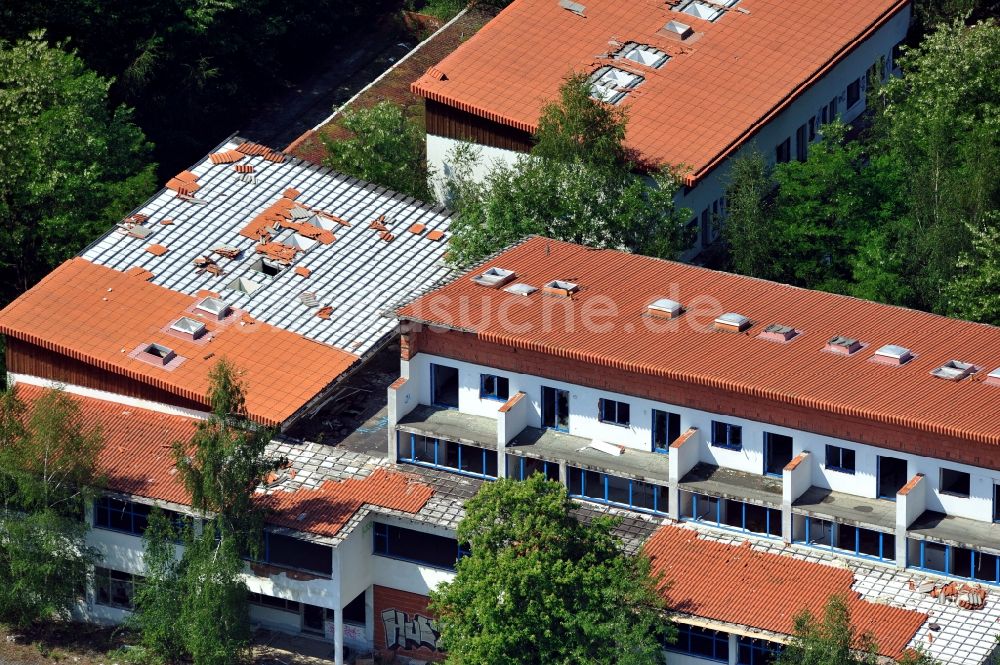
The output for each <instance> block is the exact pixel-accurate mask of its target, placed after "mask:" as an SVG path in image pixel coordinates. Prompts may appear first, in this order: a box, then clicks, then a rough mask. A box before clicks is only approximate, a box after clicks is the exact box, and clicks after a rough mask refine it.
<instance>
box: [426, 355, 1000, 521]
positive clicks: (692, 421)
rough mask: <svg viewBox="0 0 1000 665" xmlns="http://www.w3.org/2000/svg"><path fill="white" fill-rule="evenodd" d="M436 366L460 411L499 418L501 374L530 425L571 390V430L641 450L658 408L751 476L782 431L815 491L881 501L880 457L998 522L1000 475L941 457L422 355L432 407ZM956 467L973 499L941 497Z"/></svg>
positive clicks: (704, 447)
mask: <svg viewBox="0 0 1000 665" xmlns="http://www.w3.org/2000/svg"><path fill="white" fill-rule="evenodd" d="M431 363H436V364H440V365H446V366H449V367H456V368H458V372H459V384H460V389H459V410H460V411H462V412H463V413H472V414H476V415H480V416H486V417H492V418H496V411H497V409H498V408H499V407H500V406H501V402H496V401H492V400H482V399H480V398H479V377H480V374H484V373H486V374H497V375H499V376H503V377H506V378H507V379H508V380H509V381H510V394H512V395H513V394H514V393H516V392H517V391H522V392H524V393H525V398H524V399H525V401H528V402H529V404H528V409H527V411H528V417H527V421H528V425H529V426H531V427H540V426H541V388H542V386H543V385H544V386H551V387H553V388H559V389H562V390H568V391H569V393H570V415H569V433H570V434H572V435H575V436H579V437H583V438H587V439H600V440H603V441H609V442H612V443H615V444H619V445H624V446H628V447H630V448H635V449H639V450H651V448H652V431H651V430H652V410H653V409H654V408H655V409H660V410H663V411H669V412H673V413H677V414H680V417H681V432H682V433H683V432H684V431H686V430H687V429H688V428H691V427H697V428H698V429H699V430H700V435H699V437H698V443H697V445H698V459H699V461H701V462H707V463H710V464H715V465H718V466H721V467H725V468H729V469H737V470H740V471H745V472H748V473H757V474H760V473H763V468H764V433H765V432H771V433H774V434H783V435H787V436H791V437H792V456H793V457H794V456H795V455H798V454H799V453H801V452H810V453H812V454H811V455H810V456H809V458H808V459H807V460H805V461H804V462H803V464H807V465H809V466H808V468H809V476H810V482H811V484H812V485H814V486H816V487H821V488H824V489H830V490H833V491H836V492H843V493H845V494H853V495H856V496H863V497H868V498H875V497H876V493H877V478H876V469H877V458H878V456H880V455H883V456H889V457H896V458H900V459H904V460H906V461H907V479H909V478H912V477H913V476H914V475H915V474H917V473H923V474H924V475H925V476H926V478H925V480H926V481H927V482H928V483H929V485H928V492H927V509H928V510H935V511H939V512H944V513H947V514H949V515H955V516H959V517H965V518H968V519H974V520H979V521H985V522H990V521H992V516H993V513H992V510H993V485H994V483H997V484H1000V471H992V470H989V469H982V468H978V467H973V466H969V465H964V464H956V463H952V462H948V461H945V460H939V459H935V458H928V457H921V456H918V455H910V454H906V453H900V452H896V451H892V450H887V449H882V448H877V447H875V446H870V445H866V444H862V443H856V442H853V441H846V440H843V439H837V438H834V437H829V436H823V435H820V434H814V433H812V432H805V431H802V430H794V429H790V428H787V427H780V426H777V425H770V424H767V423H761V422H757V421H753V420H747V419H745V418H737V417H734V416H730V415H719V414H713V413H710V412H707V411H700V410H696V409H690V408H687V407H683V406H677V405H671V404H666V403H661V402H655V401H653V400H649V399H644V398H640V397H633V396H629V395H624V394H621V393H614V392H610V391H605V390H597V389H594V388H590V387H587V386H581V385H577V384H570V383H565V382H561V381H552V380H549V379H545V378H542V377H538V376H534V375H529V374H518V373H515V372H504V371H500V370H496V369H493V368H490V367H486V366H482V365H476V364H473V363H466V362H463V361H458V360H452V359H450V358H445V357H440V356H434V355H431V354H428V353H419V354H417V355H416V356H415V357H414V358H412V359H411V360H410V361H409V368H408V369H409V372H410V381H411V382H412V383H413V389H414V391H415V394H416V395H417V396H418V398H419V399H420V402H421V403H423V404H429V403H430V364H431ZM601 398H607V399H615V400H619V401H624V402H628V404H629V405H630V412H631V425H630V427H627V428H626V427H619V426H617V425H611V424H607V423H601V422H599V421H598V400H599V399H601ZM713 420H719V421H723V422H727V423H732V424H734V425H739V426H741V427H742V428H743V448H742V450H738V451H734V450H727V449H724V448H718V447H715V446H712V445H710V441H711V426H712V421H713ZM828 444H829V445H834V446H840V447H844V448H849V449H851V450H854V452H855V466H856V471H855V473H854V474H848V473H841V472H839V471H833V470H827V469H826V468H825V461H826V446H827V445H828ZM942 467H944V468H950V469H956V470H958V471H965V472H967V473H969V474H970V475H971V495H970V497H969V498H960V497H954V496H947V495H942V494H941V493H940V492H939V491H938V485H939V482H940V469H941V468H942Z"/></svg>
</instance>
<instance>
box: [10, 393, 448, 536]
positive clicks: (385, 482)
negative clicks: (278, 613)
mask: <svg viewBox="0 0 1000 665" xmlns="http://www.w3.org/2000/svg"><path fill="white" fill-rule="evenodd" d="M15 390H16V392H17V396H18V398H19V399H21V400H22V401H23V402H24V403H25V404H27V405H28V407H29V409H30V408H31V406H32V405H33V404H34V402H35V401H36V400H38V399H39V398H40V397H41V396H42V395H44V394H45V391H46V390H47V389H46V388H42V387H39V386H32V385H28V384H24V383H19V384H17V385H16V388H15ZM71 397H72V398H73V399H74V400H76V402H77V403H78V404H79V405H80V416H81V420H82V422H83V425H84V426H85V427H86V428H88V429H89V428H92V427H100V429H101V433H102V435H103V437H104V448H103V450H102V451H101V454H100V458H99V468H100V471H101V472H102V473H103V474H105V476H106V478H107V488H108V489H110V490H113V491H116V492H122V493H124V494H130V495H133V496H139V497H144V498H147V499H154V500H159V501H169V502H171V503H176V504H181V505H189V499H188V495H187V492H186V491H185V490H184V486H183V485H182V483H181V482H180V480H179V479H178V476H177V473H176V469H175V468H174V458H173V454H172V452H171V447H172V446H173V444H174V442H176V441H190V440H191V437H192V436H193V435H194V432H195V429H196V428H197V424H198V422H199V421H198V420H196V419H194V418H188V417H185V416H178V415H170V414H165V413H159V412H156V411H150V410H148V409H142V408H138V407H133V406H126V405H124V404H120V403H118V402H112V401H106V400H102V399H96V398H92V397H83V396H80V395H71ZM433 493H434V492H433V490H432V489H431V488H430V487H429V486H428V485H425V484H423V483H419V482H415V481H413V480H410V479H409V478H407V477H406V476H404V475H403V474H401V473H396V472H393V471H387V470H385V469H378V470H376V471H375V472H374V473H372V474H371V475H370V476H368V477H366V478H363V479H349V480H344V481H341V482H332V481H327V482H325V483H323V485H322V486H321V487H320V488H319V489H316V490H309V489H299V490H297V491H294V492H285V491H281V490H279V491H276V492H274V493H273V494H270V495H266V496H262V498H261V501H262V502H263V503H264V504H265V505H267V506H268V507H269V508H271V509H273V510H274V511H275V512H274V513H273V514H272V515H271V516H269V518H268V522H270V523H271V524H276V525H279V526H285V527H288V528H291V529H295V530H297V531H305V532H308V533H314V534H317V535H320V536H331V537H332V536H335V535H337V533H338V532H339V531H340V529H342V528H343V527H344V525H345V524H347V522H348V521H349V520H350V519H351V517H353V516H354V514H355V513H356V512H357V511H358V510H359V509H360V508H361V507H362V506H364V505H373V506H379V507H382V508H388V509H391V510H398V511H402V512H407V513H416V512H419V511H420V509H421V508H423V507H424V505H425V504H426V503H427V501H428V500H429V499H430V498H431V496H432V495H433Z"/></svg>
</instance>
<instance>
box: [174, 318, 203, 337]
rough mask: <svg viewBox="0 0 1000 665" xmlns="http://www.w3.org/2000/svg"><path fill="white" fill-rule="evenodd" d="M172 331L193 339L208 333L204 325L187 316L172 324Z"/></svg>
mask: <svg viewBox="0 0 1000 665" xmlns="http://www.w3.org/2000/svg"><path fill="white" fill-rule="evenodd" d="M170 329H171V330H172V331H174V332H176V333H180V334H181V335H184V336H185V337H190V338H191V339H198V338H199V337H201V336H202V335H204V334H205V332H207V329H206V328H205V324H204V323H202V322H201V321H197V320H195V319H192V318H190V317H187V316H182V317H181V318H179V319H177V320H176V321H174V322H173V323H172V324H170Z"/></svg>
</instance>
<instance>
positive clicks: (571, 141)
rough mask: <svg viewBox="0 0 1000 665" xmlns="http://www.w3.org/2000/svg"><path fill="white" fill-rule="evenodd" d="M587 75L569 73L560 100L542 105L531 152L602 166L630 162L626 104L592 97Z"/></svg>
mask: <svg viewBox="0 0 1000 665" xmlns="http://www.w3.org/2000/svg"><path fill="white" fill-rule="evenodd" d="M588 79H589V77H588V76H587V75H586V74H573V75H571V76H569V77H568V78H567V79H566V81H565V82H564V83H563V85H562V86H560V88H559V101H558V102H550V103H548V104H546V105H545V106H544V107H543V108H542V113H541V116H540V117H539V119H538V130H537V131H536V132H535V146H534V147H533V148H532V150H531V153H532V154H533V155H535V156H536V157H539V158H541V159H551V160H555V161H559V162H565V163H569V164H585V165H587V166H598V167H619V166H623V165H629V164H628V161H629V159H628V158H629V152H628V150H627V149H626V148H625V127H626V125H627V124H628V112H627V111H626V109H625V107H621V106H613V105H610V104H604V103H602V102H599V101H597V100H595V99H594V98H593V97H591V96H590V82H589V80H588Z"/></svg>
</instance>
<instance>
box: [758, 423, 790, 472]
mask: <svg viewBox="0 0 1000 665" xmlns="http://www.w3.org/2000/svg"><path fill="white" fill-rule="evenodd" d="M791 461H792V437H790V436H785V435H784V434H772V433H771V432H764V475H765V476H780V475H781V474H782V472H783V471H784V469H785V466H786V465H787V464H788V463H789V462H791Z"/></svg>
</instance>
